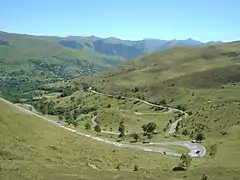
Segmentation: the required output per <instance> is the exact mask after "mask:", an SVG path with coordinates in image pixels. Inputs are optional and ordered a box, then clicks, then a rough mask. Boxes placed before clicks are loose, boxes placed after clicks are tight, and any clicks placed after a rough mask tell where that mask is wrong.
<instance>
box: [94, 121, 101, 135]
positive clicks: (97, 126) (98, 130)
mask: <svg viewBox="0 0 240 180" xmlns="http://www.w3.org/2000/svg"><path fill="white" fill-rule="evenodd" d="M94 130H95V131H96V132H97V136H98V133H100V132H101V131H102V130H101V127H100V126H99V125H98V124H97V125H96V126H94Z"/></svg>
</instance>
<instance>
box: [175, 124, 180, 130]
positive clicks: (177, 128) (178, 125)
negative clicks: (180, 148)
mask: <svg viewBox="0 0 240 180" xmlns="http://www.w3.org/2000/svg"><path fill="white" fill-rule="evenodd" d="M179 127H180V122H178V123H177V126H176V128H175V131H176V132H178V130H179Z"/></svg>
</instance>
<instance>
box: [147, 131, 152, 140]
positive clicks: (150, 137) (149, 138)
mask: <svg viewBox="0 0 240 180" xmlns="http://www.w3.org/2000/svg"><path fill="white" fill-rule="evenodd" d="M152 138H153V134H152V133H147V139H148V140H149V141H150V140H151V139H152Z"/></svg>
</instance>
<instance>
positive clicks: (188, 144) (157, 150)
mask: <svg viewBox="0 0 240 180" xmlns="http://www.w3.org/2000/svg"><path fill="white" fill-rule="evenodd" d="M92 91H93V90H92ZM94 93H98V92H96V91H95V92H94ZM98 94H102V95H105V94H103V93H98ZM107 96H109V95H107ZM125 98H126V99H129V100H130V99H131V100H138V99H136V98H128V97H125ZM0 100H1V101H3V102H5V103H7V104H9V105H10V106H12V107H14V108H17V109H19V110H20V111H22V112H25V113H27V114H29V115H34V116H36V117H39V118H41V119H43V120H45V121H47V122H49V123H51V124H53V125H55V126H58V127H60V128H63V129H65V130H68V131H71V132H73V133H76V134H78V135H81V136H84V137H87V138H91V139H94V140H97V141H100V142H103V143H106V144H110V145H113V146H115V147H119V148H120V147H122V148H132V149H136V150H142V151H147V152H155V153H161V154H166V155H171V156H181V154H179V153H177V151H175V150H172V149H167V148H166V149H165V148H160V147H153V146H151V145H161V146H183V147H186V148H188V149H189V151H190V152H189V155H190V156H192V157H202V156H204V155H205V153H206V149H205V147H204V146H202V145H200V144H197V143H191V142H190V141H177V142H152V143H149V145H147V146H143V145H136V144H129V143H119V142H114V141H110V140H107V139H103V138H100V137H96V136H93V135H89V134H85V133H82V132H79V131H76V130H75V129H71V128H68V127H65V126H63V125H62V124H60V123H58V122H56V121H53V120H51V119H48V118H46V117H43V116H41V115H38V114H36V113H34V112H32V111H29V110H27V109H24V108H22V107H20V106H18V105H16V104H13V103H11V102H9V101H7V100H5V99H3V98H0ZM140 101H141V102H143V103H146V104H148V105H151V106H156V107H163V108H165V109H166V107H164V106H159V105H154V104H152V103H149V102H147V101H143V100H140ZM167 109H170V110H173V111H176V110H177V109H175V108H169V107H167ZM177 111H179V110H177ZM183 113H184V112H183ZM185 114H186V113H185ZM94 121H95V120H94ZM172 128H174V127H172ZM196 151H199V153H196Z"/></svg>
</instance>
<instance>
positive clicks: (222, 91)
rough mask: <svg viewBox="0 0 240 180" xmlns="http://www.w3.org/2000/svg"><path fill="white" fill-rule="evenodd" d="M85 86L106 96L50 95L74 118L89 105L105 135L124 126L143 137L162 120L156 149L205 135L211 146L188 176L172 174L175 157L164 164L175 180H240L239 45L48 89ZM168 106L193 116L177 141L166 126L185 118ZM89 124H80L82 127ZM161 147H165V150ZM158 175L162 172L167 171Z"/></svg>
mask: <svg viewBox="0 0 240 180" xmlns="http://www.w3.org/2000/svg"><path fill="white" fill-rule="evenodd" d="M83 84H84V86H85V87H88V86H90V87H92V89H93V90H94V89H95V90H96V91H98V92H101V93H106V94H107V95H108V96H103V95H102V94H101V93H99V94H93V93H90V92H89V91H78V90H77V91H75V92H73V93H71V94H70V95H68V96H64V97H60V98H57V97H58V96H57V95H54V93H52V92H46V94H45V95H44V97H45V98H47V100H48V101H50V100H51V101H53V102H54V103H56V104H55V106H56V107H59V106H60V107H64V108H68V109H67V110H66V111H67V112H71V111H72V114H73V115H74V114H75V113H76V112H77V111H78V110H79V109H80V110H81V112H83V111H82V109H83V107H88V109H87V108H86V109H84V110H88V111H91V110H93V111H95V110H96V109H97V110H96V111H97V112H96V113H97V114H98V117H97V120H98V122H99V124H100V125H101V126H102V127H103V128H104V130H107V131H108V130H109V131H114V130H116V131H117V130H118V127H119V124H120V123H121V122H122V123H124V125H125V128H126V131H127V132H129V133H132V132H135V133H138V134H140V135H141V137H142V138H143V139H144V133H143V132H142V128H141V127H142V126H141V125H143V124H145V122H146V123H148V122H156V124H157V127H158V129H157V132H156V134H154V135H153V136H154V137H153V138H152V139H151V140H150V141H151V142H153V143H152V144H154V142H157V141H158V140H159V141H163V142H165V141H167V142H168V141H170V142H174V141H183V140H187V141H189V140H193V139H197V137H199V135H200V136H201V137H203V139H204V140H203V141H199V142H198V143H200V144H201V145H204V146H205V148H206V154H205V156H204V157H199V158H193V160H192V164H191V165H190V167H189V169H188V171H187V172H183V173H181V172H173V171H170V170H169V167H172V166H173V165H170V166H169V164H168V163H167V165H166V164H165V163H166V162H168V160H170V157H168V156H165V157H166V158H169V159H166V161H161V167H164V170H165V172H168V174H169V179H176V178H177V179H186V178H187V179H201V175H202V174H203V173H204V174H206V175H207V176H208V177H209V178H211V179H222V180H224V179H231V180H234V179H239V173H238V172H239V170H240V165H239V160H238V159H239V158H237V157H240V149H239V148H240V141H239V132H240V121H239V119H240V114H239V108H240V93H239V92H240V42H232V43H225V44H220V45H209V46H198V47H175V48H172V49H168V50H165V51H161V52H154V53H150V54H146V55H142V56H140V57H138V58H135V59H132V60H129V61H127V62H125V63H123V64H122V65H121V66H118V67H112V68H109V69H107V70H104V71H101V72H98V73H96V74H94V75H92V76H87V77H78V78H75V79H72V80H69V81H68V82H63V83H54V84H48V86H49V89H51V88H52V89H54V88H57V87H58V88H63V87H68V86H69V87H72V88H79V87H81V86H83ZM85 89H86V88H85ZM123 96H124V97H123ZM126 97H134V98H138V99H142V100H145V101H148V102H152V103H155V104H160V105H163V106H167V107H169V111H162V110H161V109H158V108H151V107H149V106H146V104H144V103H142V102H143V101H139V100H136V99H133V100H131V99H130V100H129V99H127V98H126ZM54 103H52V104H54ZM74 107H75V108H76V109H73V108H74ZM170 107H176V108H177V109H181V110H183V111H185V112H186V113H187V114H188V116H186V117H184V118H181V120H180V121H178V123H177V128H176V133H175V134H174V136H171V137H169V135H167V134H166V132H165V131H166V128H169V126H170V124H171V123H172V122H175V121H176V119H178V118H179V117H181V113H176V112H173V111H172V110H171V109H170ZM90 108H91V109H90ZM94 108H95V109H94ZM49 110H51V108H49ZM81 112H80V114H81ZM149 112H150V113H149ZM145 113H146V114H145ZM147 113H148V115H149V114H151V116H150V115H149V116H148V115H147ZM158 113H159V114H158ZM136 114H137V116H136ZM143 114H144V115H143ZM157 114H158V115H157ZM171 115H173V116H171ZM80 116H81V115H80ZM84 118H85V117H84V116H82V118H81V119H77V120H78V122H79V126H80V127H81V125H82V124H83V123H82V122H84ZM85 121H87V120H85ZM88 121H89V122H90V121H91V120H88ZM142 134H143V135H142ZM102 137H107V138H109V139H114V140H117V139H118V136H114V135H111V136H110V135H106V134H105V135H104V133H102ZM158 138H159V139H158ZM118 140H119V139H118ZM125 142H126V143H127V142H131V143H133V144H134V142H132V141H131V139H130V137H129V136H127V135H126V136H125V137H124V143H125ZM192 142H194V141H192ZM137 143H138V142H137ZM140 144H142V143H141V142H139V143H138V145H140ZM162 144H164V143H162ZM157 145H159V146H160V147H161V144H158V143H157V144H156V146H157ZM192 145H193V144H191V146H192ZM156 146H154V147H156ZM126 151H127V150H126ZM149 151H150V150H149ZM196 151H197V150H196ZM201 151H202V150H201ZM156 156H157V155H156ZM150 159H151V158H149V160H150ZM149 165H151V163H149ZM156 169H157V171H159V173H161V174H164V173H163V172H161V170H160V169H161V168H156ZM226 169H227V170H226ZM222 172H226V173H222ZM150 174H151V173H150ZM172 176H175V177H176V178H174V177H172ZM155 177H157V176H155ZM160 177H162V176H161V175H160V176H159V177H158V179H159V178H160ZM143 178H145V177H143ZM126 179H133V178H129V177H128V178H126ZM145 179H146V178H145ZM149 179H153V178H150V177H149ZM160 179H161V178H160ZM163 179H167V178H163ZM202 179H203V178H202Z"/></svg>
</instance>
